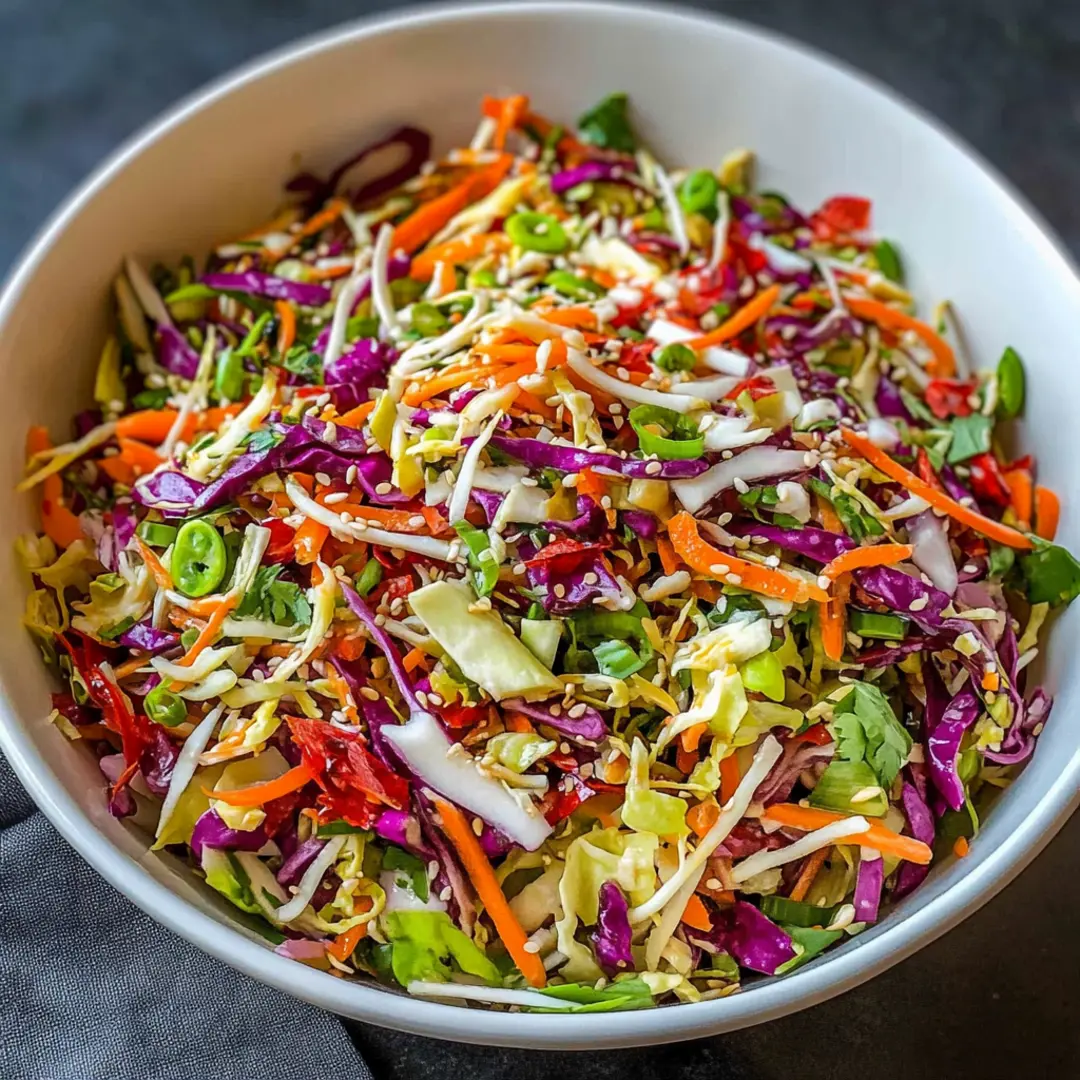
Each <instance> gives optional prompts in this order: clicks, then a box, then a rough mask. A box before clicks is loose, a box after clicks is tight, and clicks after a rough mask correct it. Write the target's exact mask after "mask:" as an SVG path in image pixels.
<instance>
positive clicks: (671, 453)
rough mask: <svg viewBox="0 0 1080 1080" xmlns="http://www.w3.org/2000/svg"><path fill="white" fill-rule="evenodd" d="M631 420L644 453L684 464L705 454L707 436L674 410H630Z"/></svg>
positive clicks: (655, 407) (641, 407)
mask: <svg viewBox="0 0 1080 1080" xmlns="http://www.w3.org/2000/svg"><path fill="white" fill-rule="evenodd" d="M629 419H630V426H631V427H632V428H633V429H634V431H635V432H636V433H637V437H638V446H640V447H641V450H642V453H645V454H654V455H655V456H656V457H658V458H660V459H661V460H662V461H681V460H683V459H687V458H699V457H701V455H702V454H703V453H704V452H705V436H704V435H702V434H701V433H700V432H699V431H698V426H697V424H695V423H694V422H693V420H690V419H688V418H687V417H685V416H683V415H682V413H677V412H675V410H674V409H665V408H663V407H662V406H660V405H637V406H635V407H634V408H633V409H631V410H630V416H629ZM654 428H660V431H654V430H653V429H654ZM661 432H666V434H662V433H661Z"/></svg>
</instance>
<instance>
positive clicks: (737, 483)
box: [731, 476, 750, 495]
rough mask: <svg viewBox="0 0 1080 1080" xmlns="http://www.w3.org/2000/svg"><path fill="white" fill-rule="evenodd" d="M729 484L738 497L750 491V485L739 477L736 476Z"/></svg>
mask: <svg viewBox="0 0 1080 1080" xmlns="http://www.w3.org/2000/svg"><path fill="white" fill-rule="evenodd" d="M731 483H732V485H733V486H734V488H735V490H736V491H737V492H738V493H739V494H740V495H745V494H746V493H747V492H748V491H749V490H750V485H749V484H748V483H747V482H746V481H745V480H744V479H743V478H742V477H741V476H736V477H735V479H734V480H732V482H731Z"/></svg>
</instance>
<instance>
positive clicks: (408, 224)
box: [392, 154, 514, 255]
mask: <svg viewBox="0 0 1080 1080" xmlns="http://www.w3.org/2000/svg"><path fill="white" fill-rule="evenodd" d="M513 162H514V158H513V156H512V155H511V154H503V155H502V156H501V157H500V158H499V160H498V161H496V162H493V163H492V164H491V165H488V166H486V167H484V168H482V169H478V170H477V171H476V172H474V173H473V174H472V175H471V176H468V177H467V178H466V179H465V180H464V181H462V182H461V183H460V184H458V185H457V186H456V187H452V188H451V189H450V190H449V191H447V192H446V193H445V194H443V195H439V196H437V197H436V198H434V199H432V200H431V201H430V202H426V203H424V204H423V205H422V206H420V207H418V208H417V209H416V210H414V211H413V212H412V213H411V214H410V215H409V216H408V217H407V218H406V219H405V220H404V221H403V222H402V223H401V224H400V225H399V226H398V227H397V228H396V229H395V230H394V239H393V244H392V246H393V248H394V250H397V249H399V248H400V249H401V250H403V251H406V252H408V253H409V254H410V255H411V254H412V253H413V252H415V251H417V250H419V249H420V248H422V247H423V246H424V245H425V244H426V243H427V242H428V241H429V240H430V239H431V238H432V237H433V236H434V235H435V234H436V233H437V232H438V231H439V230H440V229H441V228H442V227H443V226H444V225H446V224H447V222H449V221H450V219H451V218H453V217H455V216H456V215H457V214H460V213H461V211H462V210H464V209H465V207H467V206H469V205H470V204H471V203H474V202H476V201H477V199H482V198H483V197H484V196H485V195H488V194H489V193H490V192H492V191H494V190H495V188H496V187H498V185H499V184H500V183H501V181H502V179H503V177H504V176H506V174H507V173H508V172H509V171H510V166H511V165H512V164H513Z"/></svg>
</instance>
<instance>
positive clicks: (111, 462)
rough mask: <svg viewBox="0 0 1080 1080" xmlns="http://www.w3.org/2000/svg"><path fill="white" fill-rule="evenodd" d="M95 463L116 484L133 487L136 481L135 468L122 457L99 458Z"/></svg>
mask: <svg viewBox="0 0 1080 1080" xmlns="http://www.w3.org/2000/svg"><path fill="white" fill-rule="evenodd" d="M95 464H96V465H97V467H98V468H99V469H100V470H101V471H102V472H103V473H104V474H105V475H106V476H107V477H108V478H109V479H110V480H111V481H112V482H113V483H114V484H126V485H127V486H128V487H131V485H132V484H134V483H135V480H136V476H135V470H134V469H133V468H132V467H131V466H130V465H129V464H128V463H127V462H126V461H124V460H123V459H122V458H120V457H116V456H114V457H103V458H98V460H97V462H96V463H95Z"/></svg>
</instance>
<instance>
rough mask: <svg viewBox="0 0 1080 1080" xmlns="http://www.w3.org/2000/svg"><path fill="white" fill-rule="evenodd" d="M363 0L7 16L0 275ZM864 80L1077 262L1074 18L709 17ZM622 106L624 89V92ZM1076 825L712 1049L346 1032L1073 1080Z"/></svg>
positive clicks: (811, 5)
mask: <svg viewBox="0 0 1080 1080" xmlns="http://www.w3.org/2000/svg"><path fill="white" fill-rule="evenodd" d="M394 6H397V5H395V4H394V3H392V2H391V3H381V2H376V3H372V2H370V0H352V2H350V0H155V2H152V3H147V2H145V0H2V2H0V266H2V265H7V264H9V263H10V262H11V261H12V260H13V259H14V258H15V257H16V255H17V254H18V252H19V249H20V248H21V246H22V245H23V244H24V243H25V242H26V241H27V240H28V239H29V238H30V236H31V235H32V234H33V232H34V230H35V229H36V228H37V227H38V225H39V224H40V223H41V221H42V220H43V219H44V217H45V216H46V215H47V214H49V213H50V211H52V209H53V208H54V207H55V206H56V204H57V202H58V201H59V200H60V199H62V198H63V196H64V195H65V194H66V192H67V191H68V190H69V189H70V188H71V187H72V185H73V184H75V183H76V182H77V181H78V180H79V179H80V178H81V177H82V176H83V175H84V174H85V173H86V172H87V171H88V170H89V169H91V168H92V167H93V166H94V165H95V164H97V162H98V161H99V160H100V159H101V158H102V157H103V156H104V155H105V154H106V153H107V152H108V151H110V150H111V149H112V148H113V147H114V146H116V144H117V143H118V142H120V141H121V140H122V139H124V138H125V137H127V136H128V135H129V134H130V133H131V132H132V131H134V130H135V129H136V128H138V127H139V126H141V125H142V124H144V123H145V122H147V121H148V120H150V119H151V118H153V117H154V116H155V115H156V114H157V113H158V112H159V111H161V110H162V109H164V108H166V107H167V106H169V105H170V104H171V103H172V102H173V101H174V100H175V99H177V98H178V97H180V96H181V95H184V94H187V93H188V92H190V91H191V90H193V89H195V88H196V87H198V86H199V85H200V84H201V83H203V82H204V81H206V80H207V79H210V78H212V77H215V76H217V75H219V74H220V73H222V72H224V71H226V70H228V69H229V68H230V67H232V66H234V65H235V64H238V63H240V62H242V61H245V60H247V59H249V58H250V57H253V56H256V55H258V54H259V53H261V52H264V51H265V50H267V49H270V48H274V47H276V46H278V45H281V44H283V43H285V42H287V41H289V40H290V39H292V38H294V37H297V36H301V35H304V34H308V33H311V32H313V31H316V30H320V29H323V28H325V27H329V26H332V25H334V24H335V23H337V22H341V21H343V20H346V19H351V18H356V17H358V16H360V15H363V14H365V13H370V12H374V11H377V10H383V9H387V8H390V7H394ZM701 6H704V7H709V8H711V9H713V10H717V11H723V12H725V13H727V14H731V15H735V16H739V17H742V18H745V19H747V20H749V21H753V22H758V23H761V24H762V25H765V26H768V27H771V28H773V29H776V30H780V31H783V32H785V33H788V34H790V35H792V36H794V37H797V38H800V39H802V40H804V41H807V42H810V43H812V44H813V45H816V46H818V47H819V48H821V49H824V50H826V51H828V52H831V53H833V54H834V55H836V56H839V57H841V58H842V59H844V60H847V61H848V62H850V63H852V64H854V65H856V66H858V67H860V68H863V69H865V70H867V71H870V72H872V73H874V74H875V75H877V76H878V77H879V78H880V79H882V80H884V81H885V82H887V83H889V84H890V85H892V86H893V87H895V88H896V89H897V90H899V91H900V92H901V93H903V94H906V95H907V96H908V97H909V98H911V99H912V100H914V101H916V102H918V103H919V104H920V105H922V106H923V107H924V108H926V109H928V110H929V111H930V112H932V113H934V114H936V115H937V116H939V117H940V118H941V119H942V120H944V122H945V123H946V124H948V125H949V126H951V127H952V128H953V129H954V130H956V131H957V132H958V133H959V134H960V135H961V136H963V137H964V138H966V139H967V140H968V141H969V142H970V143H972V144H973V145H974V146H975V147H976V148H977V149H978V150H979V151H981V152H982V153H983V154H984V155H985V156H986V157H987V158H989V159H990V160H991V161H992V162H993V163H994V164H996V165H997V166H998V168H1000V169H1001V170H1002V171H1003V172H1004V173H1005V175H1006V176H1008V177H1009V178H1010V179H1011V180H1012V181H1013V182H1014V183H1015V184H1016V185H1017V186H1018V187H1019V188H1020V189H1021V190H1022V191H1023V192H1024V193H1025V194H1026V195H1027V196H1028V197H1029V198H1030V199H1031V200H1032V201H1033V202H1034V203H1035V204H1036V205H1037V206H1038V207H1039V208H1040V210H1041V211H1042V212H1043V214H1044V215H1046V217H1047V218H1048V219H1049V220H1050V222H1051V223H1052V225H1053V226H1054V227H1055V228H1057V229H1058V231H1059V232H1060V233H1061V235H1062V236H1063V237H1064V239H1065V241H1066V243H1067V244H1068V245H1069V246H1070V247H1071V249H1072V250H1073V251H1074V252H1075V253H1078V254H1080V198H1078V197H1077V193H1078V191H1080V4H1077V3H1075V2H1070V0H1059V2H1056V3H1055V2H1050V0H983V2H976V0H936V2H935V0H907V2H905V3H902V4H882V3H874V2H872V0H869V2H868V0H808V2H801V0H798V2H797V0H788V2H784V0H746V2H742V3H740V2H737V0H733V2H727V3H725V2H723V0H714V2H713V3H705V4H702V5H701ZM627 89H628V90H630V91H632V90H633V86H632V85H630V86H628V87H627ZM1078 856H1080V816H1078V817H1076V818H1074V819H1073V821H1072V822H1071V823H1070V824H1069V825H1068V826H1066V828H1065V829H1064V831H1063V832H1062V834H1061V835H1060V836H1059V837H1058V838H1057V839H1056V840H1055V841H1054V842H1053V843H1052V844H1051V845H1050V847H1049V849H1048V850H1047V851H1046V852H1045V853H1044V854H1043V855H1042V856H1041V857H1040V858H1039V859H1038V860H1037V861H1036V862H1035V864H1034V865H1033V866H1032V867H1031V868H1030V869H1029V870H1028V871H1027V872H1026V873H1025V874H1024V875H1023V876H1022V878H1021V879H1020V880H1019V881H1017V882H1016V883H1015V884H1013V885H1012V886H1010V887H1009V888H1008V889H1007V890H1006V891H1005V892H1004V893H1003V894H1002V895H1001V896H999V897H998V898H997V899H995V900H994V901H992V902H991V903H990V904H988V905H987V906H986V907H985V908H983V909H982V910H981V911H980V912H979V913H978V914H976V915H975V916H973V917H972V918H971V919H969V920H968V921H967V922H966V923H964V924H963V925H962V926H961V927H960V928H958V929H957V930H954V931H953V932H952V933H951V934H948V935H947V936H946V937H945V938H943V939H942V940H940V941H938V942H937V943H936V944H934V945H932V946H930V947H929V948H927V949H925V950H923V951H922V952H921V953H919V954H918V955H917V956H915V957H913V958H912V959H910V960H908V961H906V962H905V963H903V964H901V965H900V966H899V967H897V968H894V969H893V970H892V971H890V972H888V973H887V974H885V975H882V976H881V977H879V978H878V979H876V980H874V981H873V982H872V983H870V984H868V985H866V986H863V987H861V988H859V989H857V990H854V991H851V992H850V993H848V994H846V995H844V996H843V997H841V998H839V999H837V1000H835V1001H832V1002H830V1003H828V1004H825V1005H821V1006H818V1007H817V1008H815V1009H810V1010H808V1011H806V1012H803V1013H801V1014H799V1015H797V1016H792V1017H789V1018H787V1019H785V1020H780V1021H776V1022H774V1023H771V1024H767V1025H764V1026H761V1027H757V1028H752V1029H749V1030H746V1031H741V1032H737V1033H735V1034H732V1035H726V1036H723V1037H719V1038H715V1039H707V1040H701V1041H698V1042H693V1043H686V1044H683V1045H681V1046H675V1047H667V1048H655V1049H652V1050H636V1051H634V1050H627V1051H616V1052H611V1051H608V1052H606V1053H604V1054H603V1055H600V1056H596V1057H591V1056H589V1055H587V1054H586V1055H578V1056H574V1057H573V1060H570V1058H571V1055H569V1054H529V1055H525V1054H523V1053H520V1052H515V1051H505V1050H491V1049H485V1048H483V1047H474V1046H459V1045H452V1044H448V1043H437V1042H432V1041H429V1040H426V1039H422V1038H418V1037H415V1036H409V1035H400V1034H397V1033H395V1032H390V1031H381V1030H379V1029H377V1028H372V1027H368V1026H366V1025H363V1024H352V1025H350V1029H351V1031H352V1033H353V1036H354V1038H355V1041H356V1043H357V1045H358V1046H359V1047H360V1048H361V1050H362V1051H363V1053H364V1054H365V1056H366V1057H367V1060H368V1062H369V1063H370V1065H371V1066H372V1069H373V1071H374V1072H375V1074H376V1077H378V1078H379V1080H399V1078H400V1080H405V1078H408V1080H427V1078H433V1080H434V1078H438V1080H441V1078H443V1077H460V1076H467V1077H469V1078H470V1080H486V1078H488V1077H504V1076H509V1075H512V1076H514V1077H515V1078H516V1080H534V1078H535V1080H539V1078H540V1077H543V1076H546V1075H548V1074H549V1073H550V1072H554V1071H556V1070H559V1069H567V1070H570V1069H573V1070H574V1074H575V1076H577V1077H578V1078H579V1080H595V1078H600V1077H604V1078H607V1077H614V1076H621V1075H627V1074H629V1075H633V1076H634V1077H635V1078H640V1080H650V1078H651V1077H654V1076H661V1075H662V1076H664V1077H666V1078H676V1077H678V1078H682V1077H686V1078H693V1080H698V1078H705V1077H708V1078H710V1080H721V1078H729V1077H731V1078H754V1080H771V1078H773V1077H781V1076H783V1077H792V1076H794V1077H798V1078H799V1080H823V1078H841V1077H843V1078H846V1077H855V1076H875V1077H881V1076H888V1077H893V1076H904V1077H913V1078H914V1077H918V1078H922V1077H934V1078H938V1077H969V1076H970V1077H976V1076H977V1077H980V1078H983V1080H993V1078H996V1077H1006V1076H1009V1077H1013V1076H1022V1077H1043V1076H1054V1077H1062V1078H1064V1077H1075V1076H1080V1025H1078V1023H1077V1020H1078V1016H1080V932H1078V929H1077V927H1078V922H1077V917H1076V913H1077V911H1078V909H1080V875H1078V874H1076V873H1075V870H1074V868H1075V867H1076V865H1077V861H1078Z"/></svg>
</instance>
